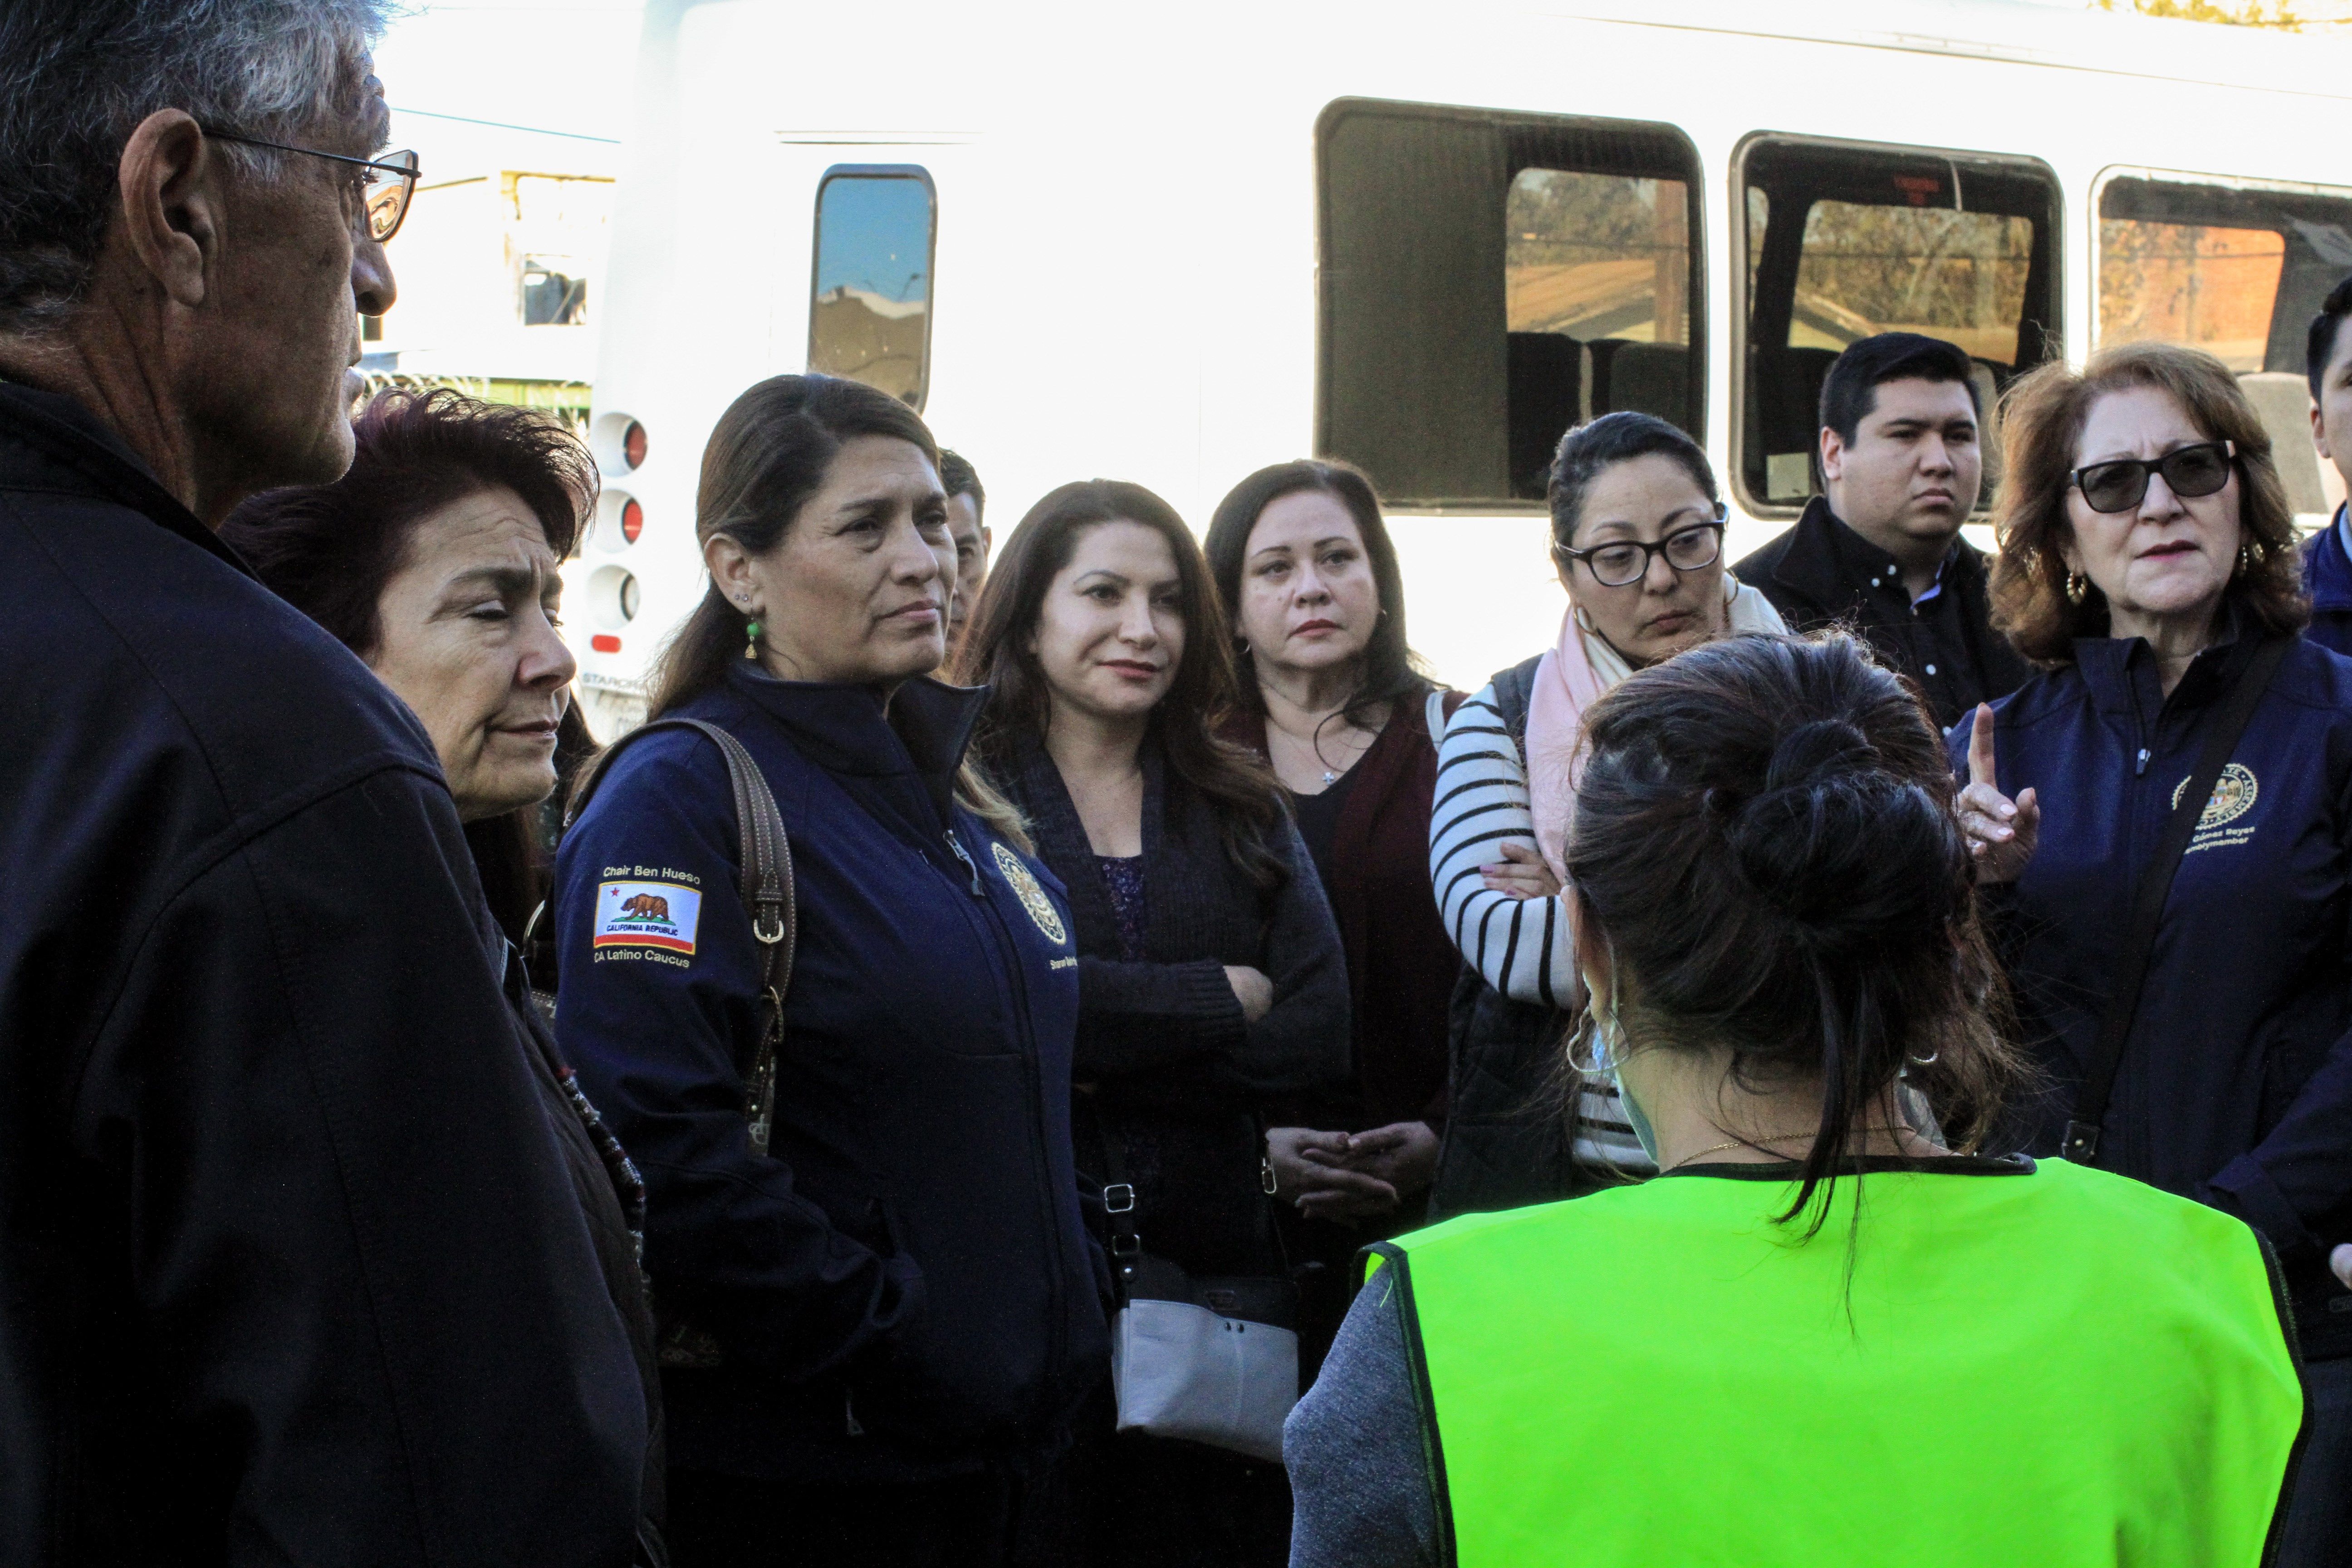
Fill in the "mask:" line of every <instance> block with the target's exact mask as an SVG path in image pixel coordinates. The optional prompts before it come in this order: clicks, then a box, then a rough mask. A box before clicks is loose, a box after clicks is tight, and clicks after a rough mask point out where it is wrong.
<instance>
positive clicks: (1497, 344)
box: [1317, 100, 1706, 505]
mask: <svg viewBox="0 0 2352 1568" xmlns="http://www.w3.org/2000/svg"><path fill="white" fill-rule="evenodd" d="M1317 151H1318V161H1319V165H1320V174H1321V220H1322V234H1321V241H1322V249H1321V258H1320V259H1321V267H1320V269H1319V271H1318V289H1319V293H1320V296H1321V299H1320V303H1321V323H1320V324H1321V332H1320V341H1319V342H1318V362H1319V370H1320V376H1319V379H1318V389H1317V449H1318V451H1319V452H1322V453H1324V454H1325V455H1328V456H1331V457H1339V458H1346V459H1348V460H1349V461H1350V462H1353V463H1355V464H1357V465H1358V466H1360V467H1361V468H1364V469H1366V470H1367V471H1368V472H1370V474H1371V475H1372V477H1373V479H1374V480H1375V481H1376V482H1377V483H1378V484H1379V486H1380V488H1381V492H1382V493H1383V494H1384V495H1386V496H1388V497H1389V498H1391V500H1396V501H1399V502H1401V503H1403V504H1408V505H1412V504H1419V505H1446V504H1473V505H1475V504H1492V503H1496V502H1502V501H1510V500H1519V501H1529V500H1541V499H1542V497H1543V489H1544V474H1545V470H1546V468H1548V466H1549V463H1550V460H1551V453H1552V448H1553V447H1556V446H1558V445H1559V437H1560V436H1561V434H1562V433H1563V432H1564V431H1566V430H1567V429H1568V427H1569V426H1571V425H1573V424H1576V423H1577V422H1578V421H1579V420H1581V419H1587V418H1590V417H1591V416H1594V415H1596V414H1605V413H1609V412H1611V411H1612V410H1615V409H1624V408H1635V409H1640V410H1642V411H1643V412H1646V413H1650V414H1655V415H1657V416H1659V417H1661V418H1664V419H1669V420H1672V421H1673V422H1674V423H1675V424H1677V425H1679V426H1682V427H1683V428H1684V429H1685V430H1688V431H1690V432H1691V433H1692V434H1693V435H1695V436H1696V435H1699V434H1701V423H1700V421H1701V415H1702V411H1703V410H1704V408H1705V406H1706V388H1705V380H1704V375H1703V370H1704V365H1705V341H1704V331H1703V328H1704V326H1705V321H1706V311H1705V302H1704V297H1703V295H1702V293H1701V292H1700V287H1701V284H1702V282H1703V280H1704V269H1703V268H1701V267H1700V266H1699V265H1698V258H1697V252H1696V236H1697V235H1698V233H1699V232H1700V225H1699V217H1698V209H1697V203H1698V200H1699V189H1698V168H1697V157H1696V153H1694V152H1693V150H1692V148H1691V145H1690V143H1689V142H1688V141H1687V140H1686V139H1685V137H1684V136H1683V135H1682V133H1681V132H1677V131H1675V129H1674V128H1672V127H1671V126H1664V125H1650V124H1643V123H1639V122H1635V121H1598V120H1580V119H1569V118H1564V117H1556V116H1541V115H1513V114H1501V113H1490V112H1485V111H1479V110H1450V109H1430V108H1423V107H1420V106H1414V105H1405V104H1391V103H1374V102H1368V101H1362V100H1342V101H1340V102H1339V103H1335V104H1333V105H1332V106H1331V107H1330V108H1328V109H1327V110H1325V111H1324V113H1323V117H1322V121H1321V122H1320V123H1319V125H1318V128H1317Z"/></svg>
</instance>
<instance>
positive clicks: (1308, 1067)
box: [961, 479, 1349, 1568]
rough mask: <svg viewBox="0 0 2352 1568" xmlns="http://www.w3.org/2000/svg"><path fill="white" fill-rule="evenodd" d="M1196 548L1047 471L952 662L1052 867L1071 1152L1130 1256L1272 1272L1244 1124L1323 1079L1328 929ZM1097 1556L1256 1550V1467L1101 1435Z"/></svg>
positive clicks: (1334, 1053) (1261, 1120) (1278, 1489)
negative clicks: (1069, 1017) (1252, 745)
mask: <svg viewBox="0 0 2352 1568" xmlns="http://www.w3.org/2000/svg"><path fill="white" fill-rule="evenodd" d="M1229 646H1230V645H1229V639H1228V636H1227V632H1226V627H1225V622H1224V616H1223V611H1222V610H1221V609H1220V608H1219V605H1218V603H1217V598H1216V595H1215V592H1214V590H1213V587H1212V585H1211V584H1210V581H1209V574H1208V569H1207V565H1206V563H1204V562H1203V561H1202V557H1201V552H1200V548H1199V546H1198V545H1197V544H1196V543H1195V542H1193V539H1192V533H1191V532H1190V531H1188V530H1187V529H1186V528H1185V526H1184V523H1183V521H1182V520H1181V519H1180V518H1179V517H1178V516H1177V515H1176V513H1175V511H1174V510H1173V509H1171V507H1170V506H1169V505H1168V504H1167V502H1165V501H1163V500H1160V498H1159V497H1157V496H1155V495H1153V494H1152V493H1151V492H1150V491H1149V490H1147V489H1143V488H1142V487H1140V486H1138V485H1130V484H1123V483H1118V482H1115V481H1109V480H1100V479H1097V480H1092V481H1087V482H1084V483H1079V484H1072V485H1066V486H1064V487H1063V488H1062V489H1058V490H1055V491H1054V492H1053V493H1052V494H1050V495H1048V496H1047V497H1045V500H1041V501H1040V502H1038V503H1037V505H1036V506H1035V507H1034V508H1033V509H1032V510H1031V511H1030V513H1029V515H1028V516H1027V517H1025V518H1024V519H1023V520H1022V522H1021V526H1020V528H1019V529H1018V530H1017V531H1015V532H1014V534H1013V540H1012V542H1011V544H1010V545H1009V546H1008V547H1007V549H1006V550H1005V552H1004V555H1003V559H1002V560H1001V561H1000V562H999V563H997V565H996V567H995V569H994V570H993V571H992V572H991V573H990V574H989V581H988V587H987V590H986V592H985V594H984V595H982V599H981V602H980V605H979V606H978V608H977V609H976V610H975V612H974V616H973V624H972V626H971V635H970V637H969V638H968V640H967V641H966V642H965V644H964V647H963V653H962V659H961V679H964V680H966V681H969V682H973V683H978V682H981V681H986V682H987V683H988V684H989V685H990V686H991V687H992V696H991V698H990V700H989V704H988V707H987V709H986V710H985V712H984V714H983V716H982V721H981V731H980V733H979V735H978V737H977V739H976V742H975V746H976V749H977V751H978V752H979V753H980V754H981V755H982V757H983V758H984V759H985V761H986V763H987V765H988V767H989V769H990V771H991V773H992V776H993V777H995V778H997V779H999V780H1001V781H1002V782H1003V784H1004V785H1005V787H1006V790H1007V793H1008V794H1010V795H1012V797H1013V802H1014V804H1015V805H1018V806H1019V807H1020V808H1021V810H1022V811H1024V813H1025V814H1026V815H1027V816H1028V818H1029V821H1030V824H1031V829H1032V832H1033V833H1034V837H1035V839H1036V843H1037V849H1038V853H1039V856H1040V857H1041V858H1043V859H1044V860H1045V863H1046V864H1047V865H1048V866H1049V867H1050V868H1052V869H1053V870H1054V872H1055V875H1056V876H1058V877H1059V878H1060V879H1061V880H1062V881H1063V883H1064V884H1065V885H1066V887H1067V889H1068V892H1069V900H1070V914H1071V921H1072V924H1073V926H1074V927H1075V931H1076V939H1077V948H1078V1037H1077V1058H1076V1080H1077V1086H1078V1089H1077V1094H1076V1118H1075V1120H1076V1138H1077V1153H1078V1163H1079V1166H1080V1168H1081V1169H1082V1170H1085V1171H1087V1172H1090V1173H1093V1174H1095V1175H1096V1176H1098V1177H1100V1176H1104V1175H1105V1173H1107V1172H1108V1171H1110V1170H1111V1169H1112V1168H1113V1166H1114V1164H1115V1165H1116V1167H1117V1169H1118V1173H1119V1179H1121V1180H1124V1181H1127V1182H1129V1183H1131V1184H1133V1186H1134V1188H1135V1208H1134V1211H1133V1216H1132V1224H1133V1225H1134V1227H1135V1229H1136V1231H1137V1232H1138V1233H1139V1236H1140V1237H1141V1240H1142V1246H1143V1247H1144V1248H1145V1250H1147V1251H1149V1252H1150V1253H1151V1254H1153V1255H1155V1256H1157V1257H1160V1258H1167V1259H1169V1260H1171V1261H1172V1262H1174V1263H1177V1264H1179V1265H1181V1266H1182V1267H1183V1268H1186V1269H1188V1270H1190V1271H1191V1272H1192V1274H1194V1275H1196V1276H1202V1275H1227V1276H1244V1277H1278V1276H1282V1275H1285V1274H1286V1273H1287V1272H1288V1266H1287V1260H1286V1257H1285V1254H1284V1251H1283V1247H1282V1245H1281V1241H1280V1237H1279V1236H1278V1234H1277V1232H1276V1226H1275V1219H1274V1211H1273V1207H1272V1204H1271V1201H1270V1199H1269V1197H1268V1194H1267V1192H1266V1183H1265V1164H1264V1151H1263V1146H1262V1139H1263V1136H1264V1130H1265V1128H1266V1127H1267V1126H1269V1125H1272V1124H1276V1123H1279V1122H1282V1121H1286V1120H1288V1119H1289V1118H1291V1117H1292V1116H1293V1115H1294V1114H1295V1111H1296V1108H1297V1107H1300V1106H1304V1105H1308V1104H1312V1103H1315V1102H1317V1101H1318V1100H1322V1099H1324V1098H1326V1097H1328V1095H1329V1094H1330V1093H1332V1092H1333V1090H1334V1089H1336V1088H1337V1087H1338V1086H1340V1085H1342V1084H1344V1083H1345V1082H1346V1080H1347V1079H1348V1075H1349V1034H1348V982H1347V974H1346V971H1345V966H1344V963H1343V962H1342V959H1341V957H1340V952H1339V933H1338V931H1336V930H1335V928H1334V927H1333V924H1332V921H1331V913H1330V910H1329V908H1328V906H1327V905H1326V903H1325V902H1324V898H1323V891H1322V888H1321V885H1320V883H1319V881H1318V879H1317V877H1316V874H1315V869H1314V867H1313V865H1312V864H1311V862H1310V861H1309V860H1308V858H1307V851H1306V848H1305V847H1304V846H1303V845H1302V844H1301V843H1300V841H1299V837H1298V833H1297V828H1296V827H1295V826H1292V823H1291V820H1290V817H1289V814H1288V812H1287V810H1286V807H1285V805H1284V802H1283V798H1282V795H1281V792H1280V789H1279V786H1278V785H1276V783H1275V781H1274V780H1273V779H1272V778H1271V777H1269V776H1268V775H1267V774H1266V773H1265V769H1264V768H1263V767H1261V766H1259V765H1258V764H1257V763H1255V762H1254V761H1253V760H1252V759H1251V758H1250V757H1248V756H1247V755H1246V754H1245V753H1244V752H1242V751H1240V750H1239V749H1238V748H1235V747H1234V746H1232V745H1230V744H1229V743H1227V742H1223V741H1222V740H1220V739H1219V738H1218V737H1217V734H1216V729H1215V727H1216V725H1217V723H1218V722H1219V721H1221V720H1222V719H1223V718H1224V717H1225V716H1226V715H1227V714H1229V713H1230V712H1231V710H1232V708H1233V705H1234V669H1233V662H1232V656H1231V653H1230V651H1229ZM1103 1465H1104V1468H1105V1472H1106V1473H1105V1475H1104V1476H1103V1477H1102V1479H1101V1481H1100V1483H1099V1485H1098V1486H1097V1489H1096V1490H1097V1498H1098V1505H1099V1519H1100V1541H1099V1544H1100V1548H1101V1550H1102V1552H1103V1555H1104V1559H1105V1560H1106V1561H1109V1562H1118V1563H1124V1564H1134V1565H1138V1568H1149V1565H1157V1564H1169V1565H1176V1564H1183V1565H1188V1568H1189V1565H1192V1564H1202V1565H1207V1564H1213V1563H1214V1564H1223V1563H1253V1564H1254V1563H1267V1564H1276V1565H1278V1564H1281V1563H1285V1562H1286V1560H1287V1555H1288V1536H1289V1515H1290V1500H1289V1489H1288V1486H1287V1483H1286V1481H1285V1479H1284V1478H1283V1474H1282V1468H1281V1466H1279V1465H1277V1464H1272V1463H1266V1462H1263V1461H1255V1460H1252V1459H1248V1458H1244V1457H1243V1456H1241V1455H1238V1454H1231V1453H1226V1452H1223V1451H1222V1450H1219V1449H1215V1448H1211V1447H1202V1446H1200V1445H1196V1444H1192V1443H1187V1442H1182V1441H1178V1440H1173V1439H1162V1438H1157V1437H1151V1436H1144V1435H1142V1434H1140V1433H1136V1432H1127V1433H1121V1434H1119V1435H1118V1436H1117V1437H1116V1438H1115V1439H1113V1440H1112V1441H1111V1442H1110V1443H1109V1444H1108V1447H1107V1448H1106V1452H1105V1457H1104V1459H1103Z"/></svg>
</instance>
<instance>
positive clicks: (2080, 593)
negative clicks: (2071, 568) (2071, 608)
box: [2066, 572, 2091, 605]
mask: <svg viewBox="0 0 2352 1568" xmlns="http://www.w3.org/2000/svg"><path fill="white" fill-rule="evenodd" d="M2090 583H2091V580H2090V579H2089V578H2087V577H2085V576H2084V575H2083V574H2081V573H2080V572H2069V573H2067V574H2066V602H2067V603H2068V604H2070V605H2079V604H2081V603H2082V602H2083V599H2084V595H2087V594H2089V593H2090V591H2091V586H2090Z"/></svg>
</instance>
